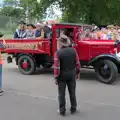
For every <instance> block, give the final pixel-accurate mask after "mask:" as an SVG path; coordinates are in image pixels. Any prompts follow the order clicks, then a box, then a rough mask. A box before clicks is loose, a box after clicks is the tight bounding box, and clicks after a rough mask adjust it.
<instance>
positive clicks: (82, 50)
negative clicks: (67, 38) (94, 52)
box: [74, 27, 90, 62]
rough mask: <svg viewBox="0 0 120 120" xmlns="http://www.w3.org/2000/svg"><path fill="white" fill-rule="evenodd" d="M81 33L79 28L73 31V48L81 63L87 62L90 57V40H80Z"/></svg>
mask: <svg viewBox="0 0 120 120" xmlns="http://www.w3.org/2000/svg"><path fill="white" fill-rule="evenodd" d="M81 35H82V32H81V27H78V28H75V29H74V48H75V49H76V50H77V52H78V56H79V59H80V60H81V61H84V62H86V61H88V60H89V55H90V51H89V50H90V48H89V42H90V40H86V39H85V38H81Z"/></svg>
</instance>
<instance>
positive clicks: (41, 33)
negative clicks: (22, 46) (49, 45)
mask: <svg viewBox="0 0 120 120" xmlns="http://www.w3.org/2000/svg"><path fill="white" fill-rule="evenodd" d="M50 33H51V27H50V26H49V25H48V22H45V23H37V24H36V25H33V24H26V23H25V22H24V21H20V22H19V26H18V29H16V31H15V33H14V39H35V38H36V39H42V38H48V37H49V36H50Z"/></svg>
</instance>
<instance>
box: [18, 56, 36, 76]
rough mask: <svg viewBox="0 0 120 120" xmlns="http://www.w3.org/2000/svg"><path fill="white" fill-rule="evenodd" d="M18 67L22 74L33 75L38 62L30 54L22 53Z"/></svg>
mask: <svg viewBox="0 0 120 120" xmlns="http://www.w3.org/2000/svg"><path fill="white" fill-rule="evenodd" d="M18 68H19V70H20V72H21V73H22V74H25V75H31V74H33V73H34V72H35V70H36V64H35V61H34V60H33V59H32V58H31V57H30V56H28V55H22V56H21V57H20V58H19V59H18Z"/></svg>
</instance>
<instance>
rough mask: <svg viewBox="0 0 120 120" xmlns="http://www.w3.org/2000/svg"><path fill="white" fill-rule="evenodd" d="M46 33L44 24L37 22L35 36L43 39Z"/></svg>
mask: <svg viewBox="0 0 120 120" xmlns="http://www.w3.org/2000/svg"><path fill="white" fill-rule="evenodd" d="M44 35H45V33H44V30H43V27H42V24H40V23H37V25H36V32H35V38H36V39H43V38H44Z"/></svg>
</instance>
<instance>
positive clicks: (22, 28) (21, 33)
mask: <svg viewBox="0 0 120 120" xmlns="http://www.w3.org/2000/svg"><path fill="white" fill-rule="evenodd" d="M23 38H26V23H25V22H24V21H20V22H19V29H17V30H16V31H15V33H14V39H23Z"/></svg>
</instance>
